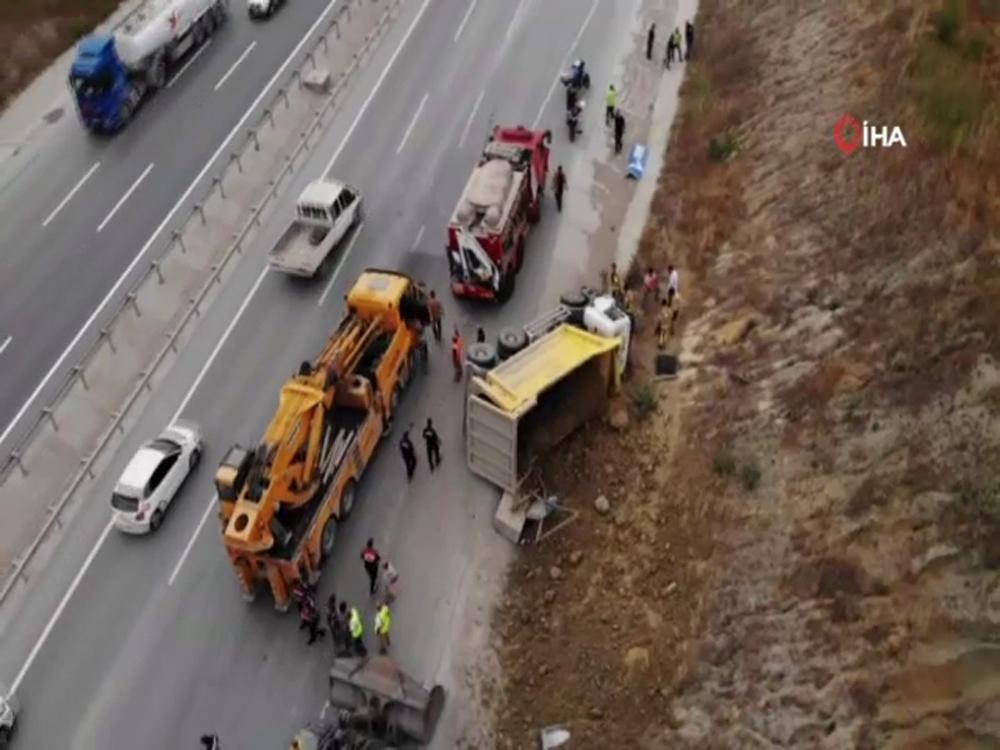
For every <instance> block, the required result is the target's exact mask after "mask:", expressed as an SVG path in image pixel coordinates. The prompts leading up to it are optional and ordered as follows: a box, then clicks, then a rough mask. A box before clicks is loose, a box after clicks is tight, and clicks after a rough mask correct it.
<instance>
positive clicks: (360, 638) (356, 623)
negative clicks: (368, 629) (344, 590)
mask: <svg viewBox="0 0 1000 750" xmlns="http://www.w3.org/2000/svg"><path fill="white" fill-rule="evenodd" d="M347 628H348V630H350V632H351V647H352V648H353V650H354V653H355V654H357V655H358V656H367V655H368V649H367V648H365V625H364V623H363V622H361V613H360V612H358V608H357V607H351V616H350V617H349V618H348V620H347Z"/></svg>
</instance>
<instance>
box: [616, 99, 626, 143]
mask: <svg viewBox="0 0 1000 750" xmlns="http://www.w3.org/2000/svg"><path fill="white" fill-rule="evenodd" d="M624 137H625V115H623V114H622V111H621V110H620V109H616V110H615V153H616V154H620V153H621V152H622V139H623V138H624Z"/></svg>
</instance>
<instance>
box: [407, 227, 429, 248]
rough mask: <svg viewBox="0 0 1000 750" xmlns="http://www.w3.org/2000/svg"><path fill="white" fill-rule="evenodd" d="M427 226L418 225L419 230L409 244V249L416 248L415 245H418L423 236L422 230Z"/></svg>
mask: <svg viewBox="0 0 1000 750" xmlns="http://www.w3.org/2000/svg"><path fill="white" fill-rule="evenodd" d="M426 228H427V225H426V224H421V225H420V231H419V232H417V238H416V239H415V240H413V244H412V245H411V246H410V250H416V249H417V246H419V245H420V240H422V239H423V238H424V230H425V229H426Z"/></svg>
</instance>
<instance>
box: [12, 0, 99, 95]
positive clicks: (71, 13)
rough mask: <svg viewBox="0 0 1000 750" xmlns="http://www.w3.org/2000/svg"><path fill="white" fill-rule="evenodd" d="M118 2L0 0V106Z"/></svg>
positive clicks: (87, 31)
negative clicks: (1, 53) (0, 54)
mask: <svg viewBox="0 0 1000 750" xmlns="http://www.w3.org/2000/svg"><path fill="white" fill-rule="evenodd" d="M118 5H119V0H3V2H2V3H0V49H3V50H4V60H3V63H2V64H0V107H3V106H6V104H7V103H8V102H9V101H10V100H11V99H13V98H14V97H15V96H17V94H18V93H20V92H21V91H22V90H23V89H24V88H25V87H26V86H27V85H28V84H29V83H31V81H32V80H33V79H34V78H35V76H37V75H38V74H39V73H40V72H41V71H42V70H44V69H45V68H46V67H47V66H48V65H49V64H50V63H51V62H52V61H53V60H54V59H55V58H56V57H58V56H59V55H60V54H62V52H63V51H65V50H66V48H67V47H69V46H70V45H72V44H73V43H74V42H75V41H76V40H77V39H79V38H80V37H82V36H84V35H86V34H88V33H90V31H91V30H92V29H93V28H94V27H95V26H96V25H97V24H99V23H100V22H101V21H103V20H104V19H105V18H107V16H108V15H109V14H110V13H111V12H112V11H113V10H114V9H115V8H116V7H118Z"/></svg>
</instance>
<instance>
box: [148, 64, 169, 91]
mask: <svg viewBox="0 0 1000 750" xmlns="http://www.w3.org/2000/svg"><path fill="white" fill-rule="evenodd" d="M146 80H147V82H148V83H149V85H150V86H152V87H153V88H154V89H162V88H163V86H164V85H165V84H166V82H167V62H166V60H164V59H163V58H162V57H158V58H157V59H156V60H154V61H153V64H152V65H151V66H150V68H149V71H148V72H147V74H146Z"/></svg>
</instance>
